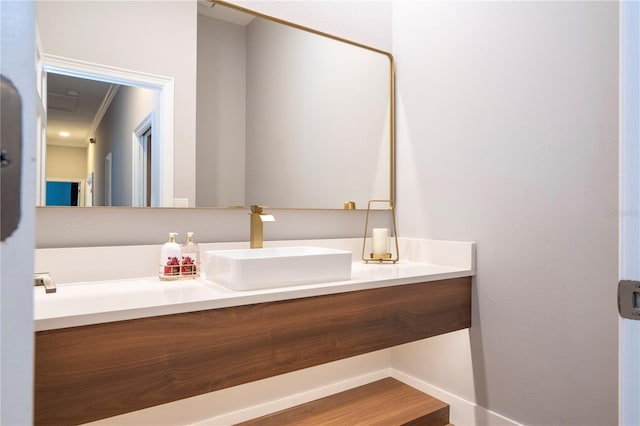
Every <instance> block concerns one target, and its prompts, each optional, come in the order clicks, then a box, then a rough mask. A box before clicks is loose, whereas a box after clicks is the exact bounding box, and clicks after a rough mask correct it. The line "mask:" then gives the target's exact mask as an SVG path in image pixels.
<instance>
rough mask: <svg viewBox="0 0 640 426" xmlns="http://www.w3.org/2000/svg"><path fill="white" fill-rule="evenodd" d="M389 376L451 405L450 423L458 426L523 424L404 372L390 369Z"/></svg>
mask: <svg viewBox="0 0 640 426" xmlns="http://www.w3.org/2000/svg"><path fill="white" fill-rule="evenodd" d="M389 375H390V376H391V377H393V378H395V379H397V380H400V381H401V382H403V383H406V384H408V385H409V386H412V387H414V388H416V389H418V390H419V391H422V392H424V393H427V394H429V395H431V396H433V397H434V398H438V399H439V400H441V401H444V402H446V403H447V404H449V406H450V410H449V412H450V420H449V421H450V422H451V423H452V424H454V425H456V426H521V424H520V423H518V422H516V421H515V420H511V419H509V418H507V417H505V416H503V415H501V414H498V413H496V412H493V411H491V410H488V409H486V408H483V407H480V406H479V405H477V404H475V403H473V402H471V401H467V400H466V399H464V398H460V397H459V396H456V395H454V394H452V393H449V392H447V391H445V390H444V389H440V388H439V387H436V386H433V385H431V384H429V383H427V382H424V381H422V380H420V379H417V378H415V377H413V376H410V375H409V374H406V373H403V372H402V371H399V370H396V369H394V368H390V369H389Z"/></svg>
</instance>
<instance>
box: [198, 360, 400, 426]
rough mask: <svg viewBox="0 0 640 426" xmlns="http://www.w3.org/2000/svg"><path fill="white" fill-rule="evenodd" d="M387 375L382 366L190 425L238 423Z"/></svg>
mask: <svg viewBox="0 0 640 426" xmlns="http://www.w3.org/2000/svg"><path fill="white" fill-rule="evenodd" d="M389 375H390V371H389V369H388V368H383V369H381V370H377V371H373V372H371V373H367V374H364V375H361V376H356V377H350V378H348V379H347V380H342V381H339V382H335V383H332V384H330V385H327V386H322V387H318V388H314V389H310V390H308V391H305V392H300V393H296V394H293V395H288V396H286V397H284V398H280V399H276V400H273V401H269V402H266V403H264V404H259V405H252V406H250V407H246V408H242V409H240V410H236V411H232V412H229V413H224V414H221V415H219V416H215V417H211V418H209V419H206V420H203V421H201V422H197V423H193V424H192V426H219V425H232V424H236V423H240V422H243V421H247V420H251V419H254V418H256V417H260V416H264V415H265V414H269V413H273V412H276V411H280V410H284V409H287V408H291V407H294V406H296V405H299V404H304V403H305V402H310V401H313V400H316V399H319V398H323V397H325V396H328V395H332V394H334V393H338V392H342V391H345V390H348V389H351V388H355V387H357V386H362V385H366V384H367V383H371V382H374V381H376V380H380V379H383V378H385V377H389Z"/></svg>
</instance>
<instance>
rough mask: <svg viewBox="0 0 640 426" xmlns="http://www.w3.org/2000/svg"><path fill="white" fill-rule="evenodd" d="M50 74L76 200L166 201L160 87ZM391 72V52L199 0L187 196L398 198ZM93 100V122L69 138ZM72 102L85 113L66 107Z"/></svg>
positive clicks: (49, 172) (216, 203)
mask: <svg viewBox="0 0 640 426" xmlns="http://www.w3.org/2000/svg"><path fill="white" fill-rule="evenodd" d="M47 79H48V88H49V90H48V105H47V118H48V122H47V150H46V151H47V159H46V176H47V181H51V182H54V181H55V182H60V185H67V184H68V186H69V187H70V188H71V189H70V191H72V192H73V191H75V190H76V189H75V188H79V189H78V194H77V195H76V196H72V197H71V200H72V201H71V203H73V202H74V201H73V200H76V201H75V202H76V204H75V205H77V206H139V207H144V206H158V205H159V204H158V202H157V200H158V196H157V195H155V194H156V191H161V189H159V188H157V185H154V182H155V181H156V177H155V175H154V173H155V170H156V169H157V167H155V163H154V161H156V160H154V158H156V157H155V154H156V152H158V151H159V149H160V148H157V147H156V146H155V145H154V137H153V127H154V126H156V125H159V124H158V123H155V122H154V120H155V121H157V120H159V117H157V116H156V117H154V111H155V109H154V108H155V107H156V106H157V105H158V102H159V100H158V91H156V90H149V89H143V88H135V87H129V86H124V85H117V84H110V83H104V82H94V83H91V84H93V85H94V86H86V87H85V86H84V84H85V83H86V84H89V83H88V82H87V81H82V79H78V78H77V77H70V76H64V75H56V74H52V73H49V74H48V76H47ZM392 83H393V78H392V63H391V58H390V56H389V55H387V54H384V52H378V51H375V50H372V49H368V48H363V47H360V46H356V45H353V44H350V43H345V42H342V41H339V40H336V39H333V38H330V37H325V36H321V35H318V34H315V33H312V32H307V31H304V30H301V29H299V28H295V27H293V26H288V25H284V24H282V23H279V22H275V21H273V20H269V19H265V18H263V17H259V16H255V15H252V14H247V13H243V12H242V11H238V10H235V8H229V7H227V6H225V5H221V4H216V5H215V6H213V7H208V6H206V5H203V4H199V5H198V46H197V99H196V100H194V101H195V102H197V108H196V111H197V113H196V117H195V121H196V159H195V170H174V176H175V179H178V178H179V176H180V174H181V173H195V176H196V199H195V200H188V205H189V206H196V207H229V206H245V207H246V206H249V205H251V204H262V205H268V206H270V207H272V208H313V209H318V208H320V209H323V208H330V209H338V208H342V207H343V205H344V202H346V201H354V202H355V204H356V207H357V208H364V207H365V206H366V204H367V201H368V200H369V199H389V198H391V197H392V195H393V189H392V184H393V183H392V181H393V179H392V160H393V158H392V157H393V156H392V152H393V132H392V122H393V121H392V120H393V118H392V113H393V104H392V102H393V97H392V94H393V91H392ZM74 84H77V85H78V86H74ZM93 92H95V99H97V100H93V101H91V102H89V101H87V102H86V104H87V105H85V102H84V101H83V97H84V94H88V93H93ZM75 93H79V95H76V94H75ZM74 98H75V99H74ZM74 103H75V104H74ZM88 104H91V108H93V111H94V112H93V113H87V114H86V116H87V117H84V118H83V119H84V120H85V128H84V129H83V130H82V131H76V130H66V131H68V132H69V133H70V136H60V132H63V131H65V130H64V129H62V128H61V127H60V126H62V125H69V126H71V125H75V121H76V120H79V119H80V118H81V117H82V116H83V114H84V113H83V112H80V111H81V110H82V108H83V107H85V106H87V107H89V105H88ZM96 105H97V109H95V108H96ZM175 107H176V108H179V107H180V106H179V105H176V106H175ZM65 108H66V109H72V108H76V110H75V111H67V116H66V117H63V116H62V114H63V112H64V111H63V110H64V109H65ZM69 114H70V115H69ZM74 114H75V115H74ZM69 128H70V129H73V128H72V127H69ZM76 134H77V135H79V136H78V139H77V140H74V139H75V136H76ZM72 140H73V141H72ZM180 140H181V137H180V135H178V134H176V135H175V146H174V151H175V150H179V149H180ZM83 159H84V162H83ZM47 192H48V191H47ZM47 205H49V202H47ZM164 205H167V204H164Z"/></svg>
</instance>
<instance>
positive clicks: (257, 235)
mask: <svg viewBox="0 0 640 426" xmlns="http://www.w3.org/2000/svg"><path fill="white" fill-rule="evenodd" d="M265 207H266V206H256V205H252V206H251V213H249V216H251V222H250V224H251V226H250V229H249V232H250V234H249V246H250V247H251V248H262V242H263V238H262V222H275V221H276V218H275V217H273V215H271V214H266V213H263V212H262V209H264V208H265Z"/></svg>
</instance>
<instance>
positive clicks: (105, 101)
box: [85, 84, 120, 144]
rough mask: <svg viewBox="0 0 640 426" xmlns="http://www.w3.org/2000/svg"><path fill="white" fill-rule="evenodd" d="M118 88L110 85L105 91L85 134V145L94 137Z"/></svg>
mask: <svg viewBox="0 0 640 426" xmlns="http://www.w3.org/2000/svg"><path fill="white" fill-rule="evenodd" d="M119 87H120V86H119V85H117V84H112V85H110V86H109V88H108V89H107V93H106V94H105V95H104V99H103V100H102V103H101V104H100V107H99V108H98V111H96V115H95V116H94V117H93V120H92V121H91V126H90V127H89V131H88V132H87V136H86V137H85V140H86V141H87V142H86V143H87V144H88V143H89V138H92V137H94V136H95V132H96V129H97V128H98V126H99V125H100V122H102V118H103V117H104V115H105V114H106V113H107V110H108V109H109V105H111V101H113V98H114V97H115V96H116V93H118V88H119Z"/></svg>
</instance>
